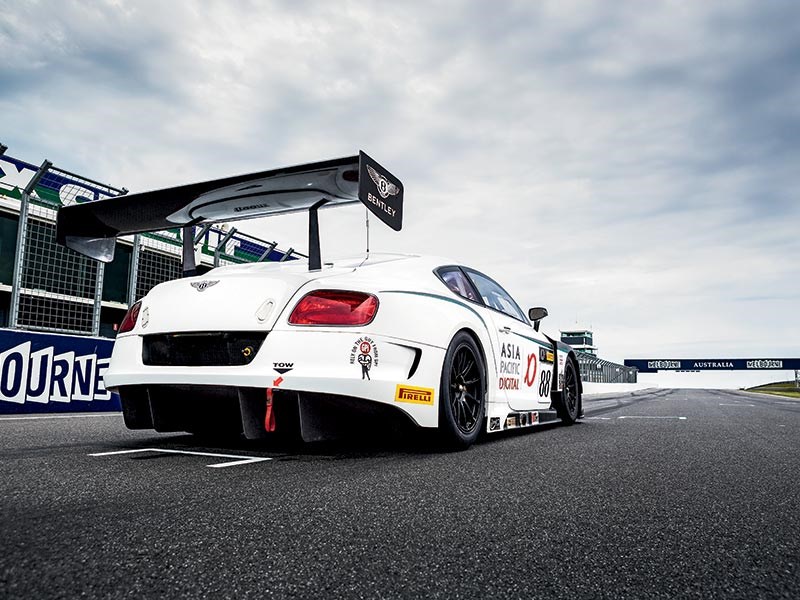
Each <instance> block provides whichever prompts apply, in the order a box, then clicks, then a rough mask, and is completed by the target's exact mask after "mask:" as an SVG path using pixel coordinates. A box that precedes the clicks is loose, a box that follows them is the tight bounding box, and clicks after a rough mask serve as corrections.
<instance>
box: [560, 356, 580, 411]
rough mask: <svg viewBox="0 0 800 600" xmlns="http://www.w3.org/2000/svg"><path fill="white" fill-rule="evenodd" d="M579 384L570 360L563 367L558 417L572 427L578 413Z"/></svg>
mask: <svg viewBox="0 0 800 600" xmlns="http://www.w3.org/2000/svg"><path fill="white" fill-rule="evenodd" d="M580 401H581V392H580V382H579V381H578V373H577V371H576V370H575V366H574V365H573V364H572V361H571V360H569V359H568V360H567V362H566V364H565V366H564V389H563V390H561V401H560V405H561V406H560V410H559V411H558V413H559V414H558V416H559V417H561V421H562V422H563V423H566V424H567V425H572V424H573V423H574V422H575V421H577V419H578V413H579V412H580V403H581V402H580Z"/></svg>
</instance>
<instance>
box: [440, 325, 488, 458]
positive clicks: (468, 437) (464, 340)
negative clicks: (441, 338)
mask: <svg viewBox="0 0 800 600" xmlns="http://www.w3.org/2000/svg"><path fill="white" fill-rule="evenodd" d="M485 397H486V367H485V365H484V364H483V359H482V358H481V353H480V349H479V348H478V345H477V344H476V343H475V340H474V339H472V337H471V336H470V335H469V334H468V333H466V332H463V331H461V332H459V333H458V334H456V336H455V337H454V338H453V341H452V342H450V347H449V348H448V349H447V354H445V357H444V365H443V367H442V378H441V385H440V387H439V436H440V439H441V441H442V443H443V444H444V445H445V446H447V447H449V448H453V449H465V448H469V447H470V446H471V445H472V444H474V443H475V441H476V440H477V439H478V436H479V435H480V433H481V427H482V425H483V417H484V412H485V406H484V398H485Z"/></svg>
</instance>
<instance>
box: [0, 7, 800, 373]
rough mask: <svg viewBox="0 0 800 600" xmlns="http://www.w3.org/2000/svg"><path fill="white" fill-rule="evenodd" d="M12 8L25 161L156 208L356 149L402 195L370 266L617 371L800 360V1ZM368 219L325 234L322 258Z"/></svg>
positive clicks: (284, 227)
mask: <svg viewBox="0 0 800 600" xmlns="http://www.w3.org/2000/svg"><path fill="white" fill-rule="evenodd" d="M0 5H2V9H0V55H2V56H3V57H4V60H3V61H2V63H0V142H3V143H5V144H6V145H8V146H9V151H8V152H9V154H11V155H13V156H16V157H19V158H22V159H27V160H29V161H31V162H40V161H41V160H42V159H44V158H48V159H50V160H52V161H53V162H54V163H56V164H57V165H58V166H61V167H63V168H66V169H69V170H72V171H77V172H80V173H83V174H85V175H87V176H90V177H93V178H96V179H100V180H102V181H107V182H108V183H111V184H114V185H119V186H125V187H128V188H129V189H130V190H131V191H143V190H147V189H152V188H155V187H160V186H165V185H169V184H178V183H183V182H187V181H194V180H198V179H207V178H213V177H217V176H225V175H230V174H235V173H241V172H247V171H255V170H263V169H266V168H272V167H278V166H284V165H290V164H296V163H299V162H308V161H313V160H321V159H326V158H333V157H337V156H343V155H348V154H352V153H354V152H355V151H357V150H358V149H360V148H363V149H364V150H366V151H367V152H368V153H370V154H371V155H372V156H374V157H375V158H377V159H378V160H379V161H380V162H382V163H383V164H384V165H386V166H387V167H388V168H389V169H390V170H391V171H392V172H394V173H395V174H396V175H397V176H398V177H400V178H401V179H402V181H403V182H404V184H405V190H406V200H405V223H404V229H403V231H402V232H401V233H399V234H398V233H394V232H392V231H390V230H388V229H386V228H385V227H382V226H380V224H377V223H374V225H373V227H372V233H373V239H372V248H373V250H385V251H412V252H420V253H433V254H441V255H446V256H451V257H453V258H455V259H456V260H458V261H461V262H464V263H468V264H472V265H474V266H477V267H478V268H480V269H483V270H486V271H487V272H488V273H490V274H492V275H493V276H495V278H496V279H498V280H499V281H500V282H501V283H503V284H504V285H505V286H506V287H507V288H508V289H509V291H511V292H512V294H513V295H515V297H517V299H518V300H519V301H520V303H521V304H523V305H525V306H530V305H544V306H547V307H548V308H549V309H550V313H551V317H550V318H548V321H549V323H548V325H549V327H550V329H551V330H558V329H559V328H569V327H571V326H572V325H574V324H575V322H576V320H577V321H578V322H579V323H580V324H581V325H589V326H591V327H592V328H593V329H594V331H595V338H596V343H597V345H598V346H599V347H600V352H601V354H602V355H604V356H605V357H608V358H611V359H616V360H621V359H623V358H632V357H650V356H655V357H695V356H698V357H700V356H703V357H710V356H718V357H723V356H750V355H761V356H798V355H800V342H798V340H800V196H799V192H798V188H799V187H800V186H799V185H798V184H800V4H798V3H797V2H794V1H786V2H780V1H770V2H763V1H753V2H736V1H732V0H725V1H720V2H710V1H709V2H620V1H613V2H612V1H607V2H602V3H601V2H576V1H572V0H569V1H565V0H558V1H555V2H544V1H543V2H530V1H528V2H489V1H475V2H466V1H465V2H402V3H389V2H368V1H363V0H361V1H358V2H321V1H320V2H313V1H286V2H265V1H264V2H244V1H241V2H177V1H172V0H170V1H169V2H165V1H163V0H162V1H158V2H144V1H130V2H126V1H123V0H116V1H115V0H108V1H106V2H102V1H100V0H94V1H91V2H90V1H87V2H76V1H71V2H67V1H64V2H31V1H23V0H14V1H13V2H11V1H9V0H5V1H2V2H0ZM363 220H364V210H363V208H358V207H349V208H345V209H340V210H338V211H328V212H325V213H322V215H321V222H322V223H321V226H322V229H323V232H322V234H323V253H324V256H326V257H331V256H333V255H342V254H348V253H353V252H360V251H362V250H363V247H364V231H363V229H364V228H363ZM249 229H250V230H251V231H253V232H255V233H258V234H260V235H262V236H264V237H266V238H268V239H277V240H278V241H280V242H281V245H282V246H284V247H288V246H294V247H295V248H299V249H302V250H305V244H306V241H305V222H304V220H302V219H298V218H294V217H284V218H280V219H272V220H267V221H261V222H259V223H254V224H251V225H249Z"/></svg>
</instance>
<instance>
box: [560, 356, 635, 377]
mask: <svg viewBox="0 0 800 600" xmlns="http://www.w3.org/2000/svg"><path fill="white" fill-rule="evenodd" d="M575 356H576V358H577V359H578V365H579V366H580V370H581V380H582V381H586V382H591V383H636V377H637V374H638V373H639V369H637V368H635V367H626V366H624V365H620V364H617V363H613V362H609V361H607V360H603V359H602V358H597V357H596V356H595V355H594V354H587V353H585V352H577V351H576V352H575Z"/></svg>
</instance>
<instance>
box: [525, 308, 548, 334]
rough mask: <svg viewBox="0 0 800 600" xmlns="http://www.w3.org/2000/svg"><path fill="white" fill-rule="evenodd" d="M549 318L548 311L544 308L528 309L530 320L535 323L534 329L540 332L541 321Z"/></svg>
mask: <svg viewBox="0 0 800 600" xmlns="http://www.w3.org/2000/svg"><path fill="white" fill-rule="evenodd" d="M546 316H547V309H546V308H544V307H543V306H536V307H534V308H529V309H528V318H529V319H530V320H531V321H532V322H533V328H534V329H535V330H536V331H539V321H541V320H542V319H544V318H545V317H546Z"/></svg>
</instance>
